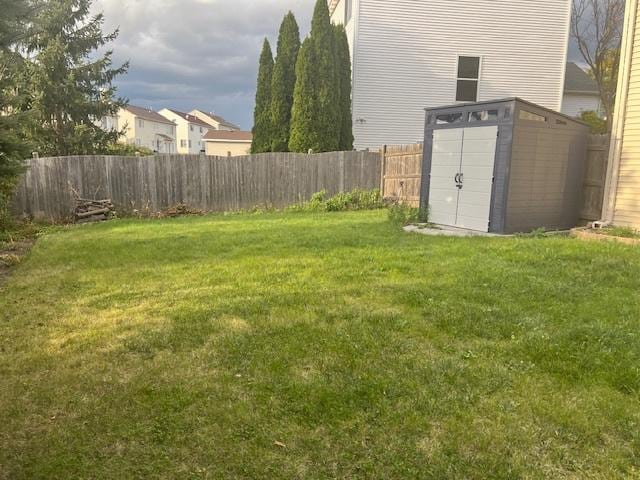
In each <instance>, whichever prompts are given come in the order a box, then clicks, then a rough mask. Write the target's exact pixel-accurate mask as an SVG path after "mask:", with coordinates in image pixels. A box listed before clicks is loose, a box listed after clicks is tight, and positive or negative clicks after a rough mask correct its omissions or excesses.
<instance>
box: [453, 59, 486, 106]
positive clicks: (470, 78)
mask: <svg viewBox="0 0 640 480" xmlns="http://www.w3.org/2000/svg"><path fill="white" fill-rule="evenodd" d="M457 59H458V62H457V65H456V102H465V103H466V102H477V101H478V96H479V93H480V78H481V73H482V57H481V56H479V55H458V57H457ZM463 59H472V60H473V61H477V65H476V66H471V69H470V68H469V66H465V65H463V64H462V63H463V61H464V60H463ZM473 70H476V72H475V74H474V73H473ZM469 86H473V87H475V88H474V91H473V95H469V92H467V91H464V89H465V87H469Z"/></svg>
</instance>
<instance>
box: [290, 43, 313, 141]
mask: <svg viewBox="0 0 640 480" xmlns="http://www.w3.org/2000/svg"><path fill="white" fill-rule="evenodd" d="M314 64H315V49H314V48H313V42H312V41H311V39H310V38H307V39H305V41H304V42H302V47H301V48H300V53H298V61H297V62H296V86H295V91H294V95H293V108H292V109H291V135H290V138H289V150H290V151H292V152H302V153H306V152H307V151H308V150H309V149H312V150H313V151H317V152H319V151H320V142H319V140H318V133H319V132H318V128H317V123H316V120H317V114H318V92H317V80H318V78H317V76H316V69H315V68H314Z"/></svg>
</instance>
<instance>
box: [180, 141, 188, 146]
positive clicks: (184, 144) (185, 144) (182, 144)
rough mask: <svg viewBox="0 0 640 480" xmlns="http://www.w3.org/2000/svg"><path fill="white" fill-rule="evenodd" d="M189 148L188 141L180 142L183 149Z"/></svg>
mask: <svg viewBox="0 0 640 480" xmlns="http://www.w3.org/2000/svg"><path fill="white" fill-rule="evenodd" d="M186 146H187V141H186V140H180V147H181V148H186Z"/></svg>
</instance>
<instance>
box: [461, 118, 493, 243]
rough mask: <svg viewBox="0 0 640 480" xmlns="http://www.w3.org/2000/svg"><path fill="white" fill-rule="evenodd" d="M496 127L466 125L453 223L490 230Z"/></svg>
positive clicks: (479, 229) (464, 226)
mask: <svg viewBox="0 0 640 480" xmlns="http://www.w3.org/2000/svg"><path fill="white" fill-rule="evenodd" d="M497 137H498V127H497V126H493V127H476V128H465V129H464V139H463V148H462V169H461V171H462V175H463V177H462V180H463V187H462V189H461V190H460V196H459V198H458V215H457V219H456V226H458V227H460V228H468V229H469V230H478V231H481V232H488V231H489V215H490V213H491V190H492V188H493V166H494V163H495V158H496V142H497Z"/></svg>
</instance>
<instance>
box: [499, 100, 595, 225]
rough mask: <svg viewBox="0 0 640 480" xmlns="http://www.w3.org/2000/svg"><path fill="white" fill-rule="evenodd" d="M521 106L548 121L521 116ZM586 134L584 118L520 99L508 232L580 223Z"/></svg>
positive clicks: (516, 117) (512, 161)
mask: <svg viewBox="0 0 640 480" xmlns="http://www.w3.org/2000/svg"><path fill="white" fill-rule="evenodd" d="M522 111H524V112H531V113H534V114H536V115H540V116H541V117H544V118H546V122H539V121H531V120H523V119H522V118H520V113H521V112H522ZM588 135H589V129H588V127H587V126H585V125H584V124H582V123H579V122H576V121H575V120H572V119H569V118H567V117H565V116H564V115H561V114H558V113H555V112H552V111H550V110H546V109H543V108H540V107H537V106H534V105H532V104H527V103H522V102H517V104H516V112H515V122H514V130H513V152H512V155H511V161H510V163H511V168H510V175H509V183H508V195H507V205H508V207H507V212H506V217H505V225H504V233H515V232H528V231H531V230H534V229H536V228H546V229H549V230H558V229H560V230H564V229H568V228H572V227H575V226H576V225H577V224H578V221H579V218H580V205H581V194H582V193H581V192H582V179H583V177H584V167H585V162H586V158H587V143H588Z"/></svg>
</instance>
